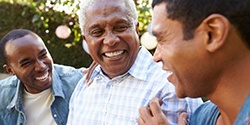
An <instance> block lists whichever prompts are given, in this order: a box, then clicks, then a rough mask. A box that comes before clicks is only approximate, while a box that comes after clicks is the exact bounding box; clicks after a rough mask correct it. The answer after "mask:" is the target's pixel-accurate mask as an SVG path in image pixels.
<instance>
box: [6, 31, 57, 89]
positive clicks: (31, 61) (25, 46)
mask: <svg viewBox="0 0 250 125" xmlns="http://www.w3.org/2000/svg"><path fill="white" fill-rule="evenodd" d="M5 52H6V57H7V60H8V64H7V65H5V66H4V68H5V70H6V71H7V72H9V73H10V74H13V75H16V76H17V77H18V78H19V79H20V81H21V82H22V83H23V84H24V87H25V89H26V90H27V91H28V92H30V93H39V92H41V91H43V90H45V89H48V88H49V87H51V85H52V65H53V61H52V58H51V56H50V54H49V52H48V50H47V48H46V47H45V45H44V43H43V41H42V40H41V39H40V38H38V37H37V36H34V35H30V34H28V35H26V36H24V37H22V38H18V39H15V40H12V41H9V42H7V44H6V47H5Z"/></svg>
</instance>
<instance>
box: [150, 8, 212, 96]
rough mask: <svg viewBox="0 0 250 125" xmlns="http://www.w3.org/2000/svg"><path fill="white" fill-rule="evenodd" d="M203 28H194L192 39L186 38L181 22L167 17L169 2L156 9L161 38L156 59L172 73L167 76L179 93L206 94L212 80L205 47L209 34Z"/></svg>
mask: <svg viewBox="0 0 250 125" xmlns="http://www.w3.org/2000/svg"><path fill="white" fill-rule="evenodd" d="M200 29H201V28H199V27H198V28H197V29H196V30H195V33H194V38H193V39H191V40H184V39H183V27H182V25H181V23H179V22H178V21H175V20H171V19H168V18H167V12H166V3H161V4H158V5H156V6H155V7H154V9H153V18H152V32H153V34H154V35H155V36H156V37H157V40H158V45H157V48H156V51H155V54H154V60H155V61H156V62H162V63H163V69H164V70H166V71H168V72H171V73H172V74H171V75H170V76H169V77H168V80H169V81H170V82H171V83H173V84H174V85H175V87H176V92H177V95H178V96H179V97H186V96H189V97H197V96H201V95H204V93H203V92H205V91H206V89H207V88H206V87H207V85H206V83H208V82H209V81H210V80H209V78H210V76H209V72H207V71H206V70H207V69H208V68H207V67H206V66H209V64H208V62H206V61H207V59H206V56H207V53H206V51H205V49H204V47H205V46H204V43H205V41H206V40H207V37H206V35H205V33H204V32H203V30H200ZM203 90H204V91H203Z"/></svg>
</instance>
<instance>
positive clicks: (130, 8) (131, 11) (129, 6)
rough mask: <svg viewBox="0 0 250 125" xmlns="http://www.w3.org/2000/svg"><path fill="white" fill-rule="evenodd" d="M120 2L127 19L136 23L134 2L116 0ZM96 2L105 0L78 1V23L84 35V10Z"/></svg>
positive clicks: (136, 16)
mask: <svg viewBox="0 0 250 125" xmlns="http://www.w3.org/2000/svg"><path fill="white" fill-rule="evenodd" d="M117 1H119V2H120V3H121V4H124V7H125V8H124V9H125V12H126V13H127V17H128V19H129V21H131V22H132V23H133V24H137V23H138V14H137V10H136V6H135V2H134V1H133V0H117ZM97 2H105V0H81V3H80V11H79V13H78V18H79V25H80V29H81V33H82V35H84V26H85V23H86V22H85V21H86V14H87V13H86V11H87V9H88V8H89V7H91V6H93V5H94V4H95V3H97Z"/></svg>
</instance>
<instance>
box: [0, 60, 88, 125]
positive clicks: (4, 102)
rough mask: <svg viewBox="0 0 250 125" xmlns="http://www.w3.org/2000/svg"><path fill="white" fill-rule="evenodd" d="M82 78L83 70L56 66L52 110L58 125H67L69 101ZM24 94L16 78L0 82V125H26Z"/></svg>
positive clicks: (53, 75) (53, 76)
mask: <svg viewBox="0 0 250 125" xmlns="http://www.w3.org/2000/svg"><path fill="white" fill-rule="evenodd" d="M82 77H83V74H82V69H75V68H73V67H69V66H62V65H57V64H54V69H53V73H52V92H53V102H52V105H51V107H50V109H51V112H52V114H51V115H52V116H53V118H54V119H55V121H56V123H57V124H58V125H65V124H66V122H67V116H68V111H69V109H68V105H69V99H70V97H71V95H72V92H73V90H74V88H75V86H76V84H77V82H78V81H79V80H80V79H81V78H82ZM23 94H24V87H23V85H22V84H21V83H20V80H19V79H18V78H17V77H16V76H11V77H9V78H6V79H4V80H0V101H1V102H0V125H25V121H26V116H25V114H24V110H23Z"/></svg>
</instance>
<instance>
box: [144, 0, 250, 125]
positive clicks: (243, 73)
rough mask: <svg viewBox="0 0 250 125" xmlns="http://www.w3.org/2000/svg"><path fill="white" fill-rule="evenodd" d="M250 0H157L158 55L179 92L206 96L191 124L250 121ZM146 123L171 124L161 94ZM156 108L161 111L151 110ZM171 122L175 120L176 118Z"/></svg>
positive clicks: (155, 31)
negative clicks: (162, 109)
mask: <svg viewBox="0 0 250 125" xmlns="http://www.w3.org/2000/svg"><path fill="white" fill-rule="evenodd" d="M249 6H250V0H153V2H152V7H153V18H152V32H153V34H154V35H155V36H156V37H157V40H158V46H157V48H156V51H155V54H154V61H156V62H162V63H163V69H164V70H166V71H171V72H173V73H172V75H170V76H169V77H168V80H169V81H170V82H171V83H173V84H174V85H175V89H176V93H177V95H178V97H181V98H183V97H206V98H208V99H209V100H210V101H211V102H213V103H211V102H207V103H204V104H203V105H202V106H200V107H199V108H198V109H197V110H196V111H195V113H194V114H193V115H191V116H190V122H189V125H216V124H217V125H233V124H234V125H250V77H249V74H250V35H249V33H250V8H249ZM150 104H151V105H150V107H143V108H142V109H141V110H142V111H141V119H143V120H141V122H140V123H141V125H145V124H147V125H152V123H153V125H169V123H168V122H167V119H166V117H165V116H164V115H163V113H162V111H161V110H154V109H160V102H159V100H156V99H155V100H152V102H151V103H150ZM149 110H151V111H155V112H149ZM170 124H171V123H170Z"/></svg>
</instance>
